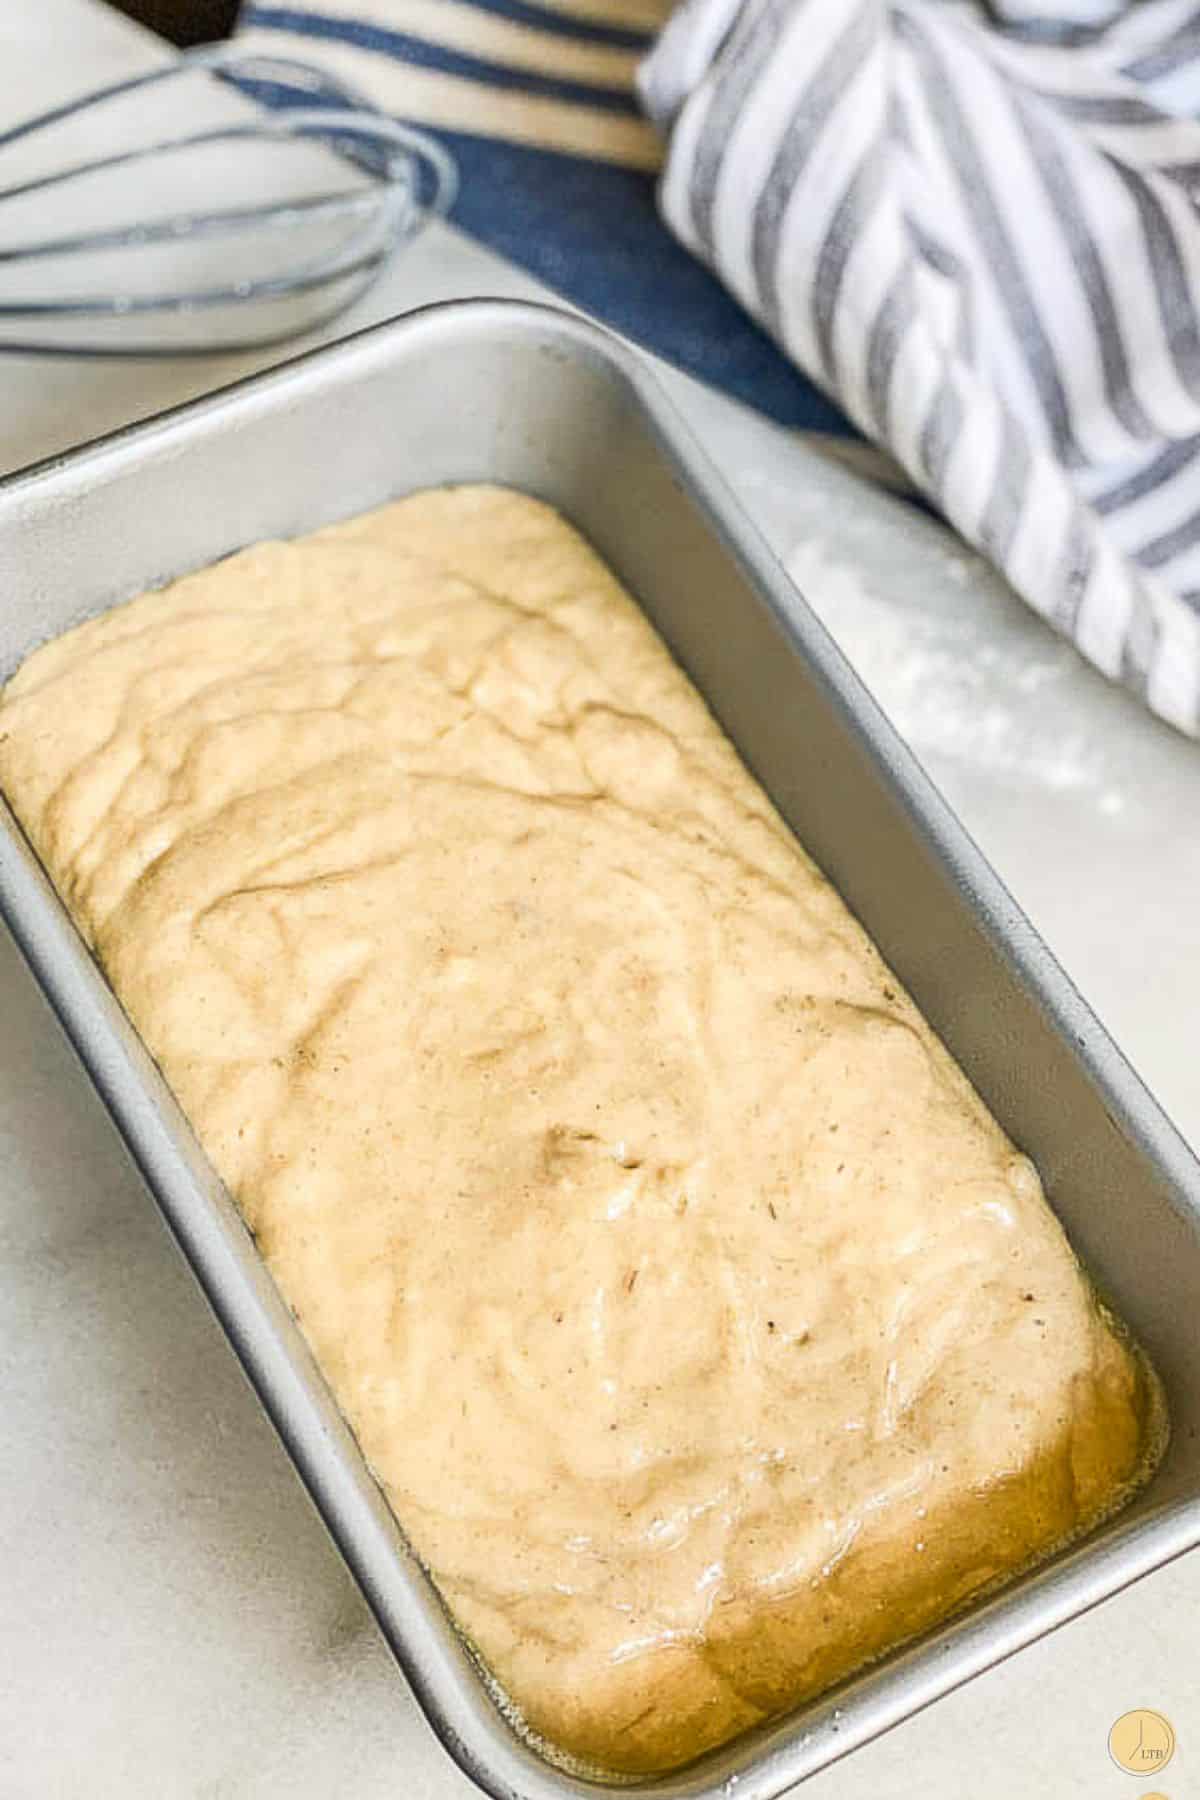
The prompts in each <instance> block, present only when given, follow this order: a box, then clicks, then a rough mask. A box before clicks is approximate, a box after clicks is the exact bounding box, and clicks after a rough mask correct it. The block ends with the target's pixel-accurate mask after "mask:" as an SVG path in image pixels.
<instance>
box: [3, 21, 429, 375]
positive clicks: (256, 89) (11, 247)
mask: <svg viewBox="0 0 1200 1800" xmlns="http://www.w3.org/2000/svg"><path fill="white" fill-rule="evenodd" d="M196 75H200V76H202V77H205V76H207V77H209V78H213V77H215V78H216V79H215V80H212V79H210V80H209V81H208V82H207V84H206V86H207V89H208V92H207V94H206V95H205V112H204V113H202V114H201V115H200V118H201V122H200V123H198V124H196V125H195V126H193V127H190V128H185V129H183V130H182V131H180V130H177V129H175V128H174V126H173V124H172V125H169V126H168V128H167V129H166V130H165V131H164V130H160V129H158V128H157V127H156V125H155V122H154V121H155V114H156V110H161V105H162V103H164V102H166V103H167V104H169V103H170V101H171V100H172V99H173V98H177V97H175V96H170V95H166V94H165V92H164V91H165V90H167V89H168V88H169V87H171V86H173V85H176V84H179V83H180V82H182V81H183V80H185V79H186V78H188V77H194V76H196ZM263 92H266V93H268V94H275V95H276V96H283V97H286V100H287V104H285V105H273V106H268V105H265V104H262V103H261V101H260V100H256V99H255V98H254V96H255V95H256V94H257V95H261V94H262V93H263ZM216 102H219V103H216ZM122 107H123V108H124V115H126V116H124V117H122V116H120V115H121V114H122ZM101 109H104V117H103V120H102V121H99V120H98V115H99V114H100V112H101ZM214 113H215V114H216V115H217V116H216V117H215V118H214V117H213V114H214ZM171 116H172V115H171V114H170V113H168V114H167V117H168V119H169V118H171ZM210 119H211V120H212V122H209V120H210ZM101 124H102V125H103V129H101ZM135 131H136V133H137V134H138V136H139V137H142V136H143V134H144V141H134V140H133V136H132V134H133V133H134V132H135ZM56 134H57V138H58V140H59V141H60V143H61V141H62V139H63V138H65V139H66V140H67V141H68V142H69V143H77V144H78V147H79V148H81V149H82V151H83V154H82V155H80V154H78V149H74V150H72V151H71V152H69V153H65V154H64V153H63V152H62V151H61V150H60V152H59V159H58V160H56V161H55V160H52V161H51V164H50V166H49V167H47V166H46V164H45V158H44V149H45V144H46V142H48V141H51V140H53V139H54V138H55V136H56ZM39 151H41V152H42V153H43V154H42V157H41V160H40V166H39V154H38V153H39ZM0 152H3V153H4V156H5V158H6V160H11V161H12V162H13V163H14V164H15V163H16V161H17V160H18V158H23V160H24V162H25V164H26V172H25V173H24V174H23V176H22V178H20V179H17V180H11V181H10V182H9V185H8V186H5V187H0V203H3V205H2V208H0V352H2V351H9V352H22V353H25V354H30V353H36V354H50V355H59V356H93V357H101V356H104V357H108V356H126V357H162V356H197V355H214V354H229V353H231V352H238V351H246V350H256V349H262V348H265V347H269V346H271V345H273V344H278V343H283V342H285V341H286V340H287V339H289V338H292V337H295V336H297V335H299V334H301V333H303V332H308V331H313V330H316V329H318V328H319V327H320V326H322V325H326V324H328V323H329V322H330V320H332V319H334V318H336V317H337V316H338V314H339V313H341V312H344V311H345V309H346V308H347V307H349V306H351V305H352V304H353V303H354V301H355V300H357V299H358V298H359V297H360V296H361V295H362V294H363V292H364V291H365V290H366V288H367V287H369V285H370V284H371V282H372V281H373V280H374V279H375V278H376V276H377V275H378V274H379V272H380V270H381V269H382V268H383V266H384V264H385V263H386V262H387V261H388V260H389V258H390V257H391V256H392V255H393V254H394V253H395V252H396V251H397V249H398V248H399V247H400V246H401V245H402V244H405V243H407V242H408V241H409V240H411V239H412V238H413V237H415V236H416V234H417V233H418V232H419V231H421V230H422V229H423V228H424V226H425V225H426V224H427V223H428V222H429V221H430V220H431V219H434V218H437V217H440V216H442V215H443V214H445V213H446V212H448V211H449V209H450V207H451V206H452V204H453V201H454V195H455V191H456V186H457V178H456V171H455V166H454V163H453V160H452V159H451V157H450V156H449V154H448V153H447V151H446V150H444V149H443V147H442V146H441V145H440V144H439V143H438V142H437V141H436V140H435V139H434V138H432V137H430V136H428V135H427V134H426V133H424V132H422V131H417V130H415V129H413V128H412V127H410V126H407V125H403V124H400V123H399V122H398V121H396V120H394V119H391V118H388V117H386V116H385V115H383V114H381V113H378V112H376V111H375V110H374V109H373V108H372V107H371V106H370V104H369V103H368V102H367V101H366V100H365V99H364V98H363V97H362V96H360V95H359V94H357V93H356V92H355V91H354V90H353V89H351V88H350V87H348V86H347V85H346V84H345V83H343V82H341V81H337V80H334V79H333V78H332V77H330V76H329V75H327V74H326V73H325V72H324V71H323V70H320V69H317V68H314V67H313V66H312V65H311V64H309V63H305V62H301V61H298V60H296V59H294V58H291V57H274V56H264V55H261V54H257V53H246V52H242V51H239V50H238V49H237V47H236V46H235V45H234V46H231V45H218V46H215V47H211V48H205V49H202V50H198V51H192V52H190V53H187V54H185V55H183V56H180V57H178V58H176V59H174V60H173V61H172V62H170V63H168V64H166V65H165V66H164V67H162V68H160V69H154V70H152V71H150V72H149V73H147V74H144V75H138V76H134V77H132V78H130V79H127V80H124V81H118V82H114V83H111V84H110V85H108V86H105V87H100V88H96V89H94V90H93V91H92V92H90V93H87V94H84V95H81V96H80V97H79V98H77V99H74V100H71V101H69V102H68V103H66V104H65V105H62V106H58V107H54V108H52V109H51V110H49V111H47V112H43V113H40V114H39V115H38V116H37V117H36V118H32V119H28V120H26V121H24V122H23V123H22V124H19V125H16V126H14V127H12V128H11V129H9V130H6V131H3V132H0ZM187 161H190V163H191V165H192V166H191V168H190V171H189V170H187V169H185V167H184V164H185V162H187ZM197 192H202V193H205V194H206V202H205V203H204V204H202V205H200V206H197V205H196V204H194V202H193V200H192V196H193V195H194V194H196V193H197ZM181 194H182V195H183V196H184V198H185V200H186V202H187V203H186V204H182V205H181V204H180V196H181ZM207 196H213V199H214V202H218V201H219V202H221V203H211V204H210V203H208V199H207ZM47 217H52V218H53V219H54V221H55V223H54V225H53V226H52V227H51V229H49V230H47V229H46V224H45V221H46V219H47ZM14 233H15V238H14Z"/></svg>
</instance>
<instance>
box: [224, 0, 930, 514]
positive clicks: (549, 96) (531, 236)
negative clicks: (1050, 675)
mask: <svg viewBox="0 0 1200 1800" xmlns="http://www.w3.org/2000/svg"><path fill="white" fill-rule="evenodd" d="M669 5H670V0H294V3H293V4H289V5H286V6H283V5H275V4H266V3H257V0H256V3H250V0H247V4H244V5H243V7H242V11H241V15H240V17H241V26H240V31H239V43H240V44H241V45H242V46H243V47H244V48H246V49H252V50H259V51H263V52H274V53H275V54H279V55H282V54H292V55H296V56H300V57H302V58H304V59H306V60H308V61H310V62H317V63H321V64H323V65H324V66H325V67H326V68H328V69H329V71H330V72H331V73H332V74H334V75H339V76H341V77H342V78H343V79H344V80H346V81H347V82H349V83H350V84H352V85H353V86H354V87H356V88H357V89H358V90H359V91H360V92H362V93H363V94H365V95H366V96H367V97H368V98H369V99H371V100H372V101H373V102H374V103H375V104H376V105H377V106H379V107H381V108H382V109H383V110H384V111H386V112H390V113H394V114H396V115H398V116H400V117H402V118H404V119H407V120H409V121H411V122H413V123H416V124H420V125H422V126H423V127H425V128H426V129H428V130H432V131H434V132H435V133H436V134H437V135H438V136H439V137H440V138H441V139H442V141H443V142H444V143H445V144H446V145H447V147H448V148H449V149H450V150H451V151H452V153H453V155H454V157H455V159H456V161H457V163H458V166H459V170H460V173H461V175H462V186H461V191H460V194H459V197H458V201H457V203H456V205H455V209H454V215H453V216H454V223H455V224H456V225H458V226H459V227H461V228H462V229H463V230H464V231H467V232H469V233H471V235H472V236H474V237H476V238H478V239H479V240H480V242H482V243H484V244H486V245H487V246H488V247H489V248H491V249H494V250H496V251H498V252H499V253H500V254H501V255H503V256H506V257H507V258H508V259H509V260H510V261H511V262H514V263H516V264H518V265H519V266H520V267H522V268H524V269H527V270H528V271H529V272H530V273H531V274H532V275H535V276H537V277H538V278H539V279H540V280H542V281H544V282H546V283H547V284H548V285H549V286H550V287H552V288H555V289H556V290H557V291H558V292H559V293H561V294H563V295H565V296H566V297H567V298H568V299H569V300H572V301H574V302H575V303H576V304H577V305H579V306H582V307H585V308H586V309H587V310H588V311H590V312H592V313H594V314H595V315H596V316H597V317H598V318H600V319H603V320H604V321H605V322H606V323H608V324H610V325H612V326H614V327H615V328H616V329H617V330H619V331H623V332H625V333H626V334H627V335H628V336H630V337H632V338H633V339H634V340H635V341H636V342H638V343H641V344H644V345H645V346H646V347H647V348H649V349H652V350H655V351H657V352H658V353H659V354H660V355H662V356H665V357H666V358H668V359H669V360H670V361H672V362H674V363H676V364H678V365H679V366H680V367H681V368H684V369H687V370H688V371H689V372H690V373H692V374H694V375H698V376H699V377H701V379H703V380H707V381H709V382H711V383H712V384H713V385H714V386H717V387H721V388H724V389H725V390H726V391H727V392H729V393H731V394H733V395H735V396H736V397H737V398H739V399H741V400H743V401H745V402H746V403H747V404H749V405H750V406H753V407H755V408H756V409H758V410H759V411H761V412H765V413H767V414H768V415H769V416H770V417H771V418H774V419H777V420H779V421H780V422H782V423H783V424H785V425H789V426H793V427H797V428H799V429H800V430H802V431H805V432H808V433H811V434H814V435H819V436H820V437H821V438H822V439H823V440H825V441H829V440H835V443H834V447H835V448H837V449H838V451H839V452H840V453H842V454H845V455H848V456H851V457H853V458H854V459H855V460H857V461H859V462H862V461H863V460H864V459H866V461H867V466H868V467H870V468H871V469H872V471H873V472H879V473H882V474H883V475H884V476H885V478H889V477H890V479H892V480H895V479H896V473H895V471H894V469H893V468H892V467H891V465H890V464H889V465H888V467H887V468H886V469H884V468H883V467H882V466H881V461H880V459H876V458H874V456H873V453H872V452H871V451H870V448H869V446H868V445H866V444H864V443H863V442H862V441H861V438H860V436H859V434H858V432H857V431H856V430H854V428H853V427H852V426H851V425H850V424H849V423H848V422H847V420H846V419H845V416H844V414H843V413H842V412H841V411H840V410H839V409H838V408H837V407H836V406H835V405H833V404H831V402H830V401H829V400H828V399H827V398H826V396H825V395H824V394H823V393H822V392H821V391H820V390H819V389H818V388H817V387H816V386H815V385H814V384H813V383H812V382H810V381H809V380H808V379H807V378H806V377H805V376H804V375H803V374H802V372H801V371H800V370H799V369H797V368H796V366H795V364H794V363H792V362H790V361H789V359H788V358H787V357H786V356H785V355H784V354H783V353H782V352H781V351H780V350H779V349H778V348H777V347H776V346H775V344H774V343H773V342H772V341H771V339H770V338H769V337H768V336H767V335H766V333H765V332H763V331H762V330H761V328H760V327H759V326H758V325H757V324H756V323H755V322H754V320H753V319H751V318H750V316H749V315H748V314H747V313H746V312H745V311H744V310H743V309H742V308H741V307H740V306H739V305H737V303H736V302H735V301H734V300H733V299H731V298H730V296H729V295H728V293H727V292H726V291H725V289H724V288H723V286H722V285H721V283H720V282H719V281H718V280H717V279H716V277H715V276H713V275H712V274H710V273H709V271H708V270H707V269H706V268H704V266H703V265H702V264H701V263H698V262H697V261H696V259H695V258H694V257H692V256H690V255H689V254H688V253H687V252H686V251H685V250H683V249H682V248H681V247H680V245H679V244H678V243H677V242H676V241H675V239H674V238H673V237H672V235H671V233H670V232H669V231H668V230H667V228H666V226H665V225H664V224H663V222H662V219H661V218H660V216H659V214H658V212H657V209H656V206H655V182H656V178H657V174H658V170H659V167H660V164H661V161H662V141H661V139H660V138H659V136H658V133H657V132H656V131H655V130H654V128H653V126H652V125H651V124H650V123H649V122H648V121H647V119H646V117H645V115H644V113H643V111H642V108H641V106H640V105H639V102H638V99H637V96H636V93H635V87H634V83H635V77H636V74H637V69H638V65H639V63H640V62H641V60H642V59H643V58H644V56H645V55H646V53H647V52H648V51H649V49H650V48H651V46H652V44H653V43H654V40H655V36H656V33H657V31H658V29H659V27H660V26H661V24H662V22H663V20H664V18H665V17H666V15H667V11H668V9H669Z"/></svg>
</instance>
